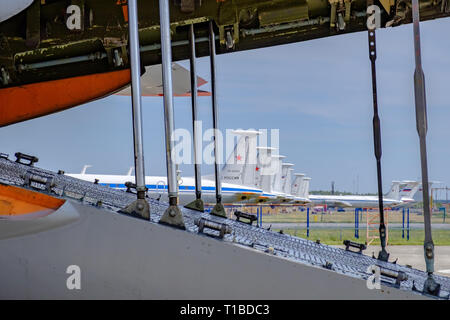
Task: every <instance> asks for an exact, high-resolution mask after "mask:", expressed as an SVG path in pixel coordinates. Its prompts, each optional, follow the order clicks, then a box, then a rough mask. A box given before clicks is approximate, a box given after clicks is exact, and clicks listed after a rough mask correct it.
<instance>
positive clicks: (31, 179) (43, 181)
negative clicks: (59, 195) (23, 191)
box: [23, 171, 56, 192]
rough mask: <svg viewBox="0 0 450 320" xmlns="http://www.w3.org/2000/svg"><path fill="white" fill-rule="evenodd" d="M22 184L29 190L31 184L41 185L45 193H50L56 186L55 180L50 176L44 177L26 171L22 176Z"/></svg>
mask: <svg viewBox="0 0 450 320" xmlns="http://www.w3.org/2000/svg"><path fill="white" fill-rule="evenodd" d="M23 179H24V183H23V185H24V186H26V187H29V188H32V187H33V186H32V184H33V183H35V184H40V185H42V186H43V187H44V188H45V190H46V191H47V192H51V191H52V188H53V187H54V186H55V185H56V184H55V178H54V177H51V176H44V175H41V174H38V173H35V172H32V171H27V172H26V173H25V174H24V175H23Z"/></svg>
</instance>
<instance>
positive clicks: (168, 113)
mask: <svg viewBox="0 0 450 320" xmlns="http://www.w3.org/2000/svg"><path fill="white" fill-rule="evenodd" d="M159 19H160V27H161V59H162V80H163V92H164V98H163V99H164V128H165V136H166V137H165V139H166V165H167V184H168V186H167V187H168V193H169V207H168V208H167V210H166V211H165V212H164V214H163V216H162V217H161V219H160V220H159V223H162V224H166V225H170V226H173V227H176V228H179V229H186V227H185V225H184V220H183V215H182V213H181V210H180V208H179V207H178V181H177V174H176V165H175V162H174V160H173V157H172V150H173V140H172V137H173V129H174V122H175V121H174V111H173V83H172V45H171V38H170V12H169V1H166V0H159Z"/></svg>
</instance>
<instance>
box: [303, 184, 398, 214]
mask: <svg viewBox="0 0 450 320" xmlns="http://www.w3.org/2000/svg"><path fill="white" fill-rule="evenodd" d="M309 200H311V201H312V202H313V203H314V204H325V205H328V206H332V207H351V208H378V196H358V195H313V194H311V195H309ZM383 203H384V205H385V206H386V207H395V206H398V205H400V204H401V203H402V202H401V200H400V182H399V181H393V182H392V185H391V190H390V191H389V193H387V194H386V195H385V196H384V197H383Z"/></svg>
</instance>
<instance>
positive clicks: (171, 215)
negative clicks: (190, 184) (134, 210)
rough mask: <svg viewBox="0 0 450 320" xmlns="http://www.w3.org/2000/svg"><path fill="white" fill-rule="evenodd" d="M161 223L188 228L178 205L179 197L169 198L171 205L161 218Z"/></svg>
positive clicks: (182, 228) (183, 228)
mask: <svg viewBox="0 0 450 320" xmlns="http://www.w3.org/2000/svg"><path fill="white" fill-rule="evenodd" d="M159 223H161V224H165V225H168V226H172V227H175V228H178V229H181V230H186V226H185V225H184V219H183V214H182V213H181V210H180V208H179V207H178V199H177V198H175V197H170V198H169V207H168V208H167V210H166V211H165V212H164V214H163V216H162V217H161V219H160V220H159Z"/></svg>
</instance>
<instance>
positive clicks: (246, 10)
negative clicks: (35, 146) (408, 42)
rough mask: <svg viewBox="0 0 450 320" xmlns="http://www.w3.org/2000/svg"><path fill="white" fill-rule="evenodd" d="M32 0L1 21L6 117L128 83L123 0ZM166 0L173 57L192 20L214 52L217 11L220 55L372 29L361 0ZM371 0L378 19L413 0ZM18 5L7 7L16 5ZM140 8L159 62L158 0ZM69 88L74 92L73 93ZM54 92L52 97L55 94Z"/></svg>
mask: <svg viewBox="0 0 450 320" xmlns="http://www.w3.org/2000/svg"><path fill="white" fill-rule="evenodd" d="M29 2H30V1H23V3H24V9H23V10H22V11H21V12H20V13H17V14H15V15H14V16H12V17H11V18H9V19H7V20H5V21H1V22H0V99H1V100H2V106H1V107H0V115H2V117H1V122H0V126H4V125H8V124H12V123H15V122H20V121H24V120H27V119H31V118H34V117H38V116H42V115H46V114H49V113H52V112H57V111H61V110H64V109H67V108H70V107H73V106H76V105H80V104H83V103H85V102H88V101H91V100H94V99H97V98H100V97H103V96H105V95H109V94H111V93H113V92H116V91H118V90H120V89H122V88H123V87H124V86H126V85H128V84H129V82H130V74H129V67H130V62H129V56H128V46H129V44H128V4H127V1H126V0H119V1H117V0H76V1H75V0H74V1H71V2H70V3H68V2H67V1H62V0H45V1H34V2H33V3H32V4H31V5H30V6H28V7H26V5H27V4H28V3H29ZM448 2H449V0H440V1H421V2H420V18H421V20H423V21H424V20H430V19H436V18H442V17H447V16H449V15H450V4H449V3H448ZM169 3H170V13H171V16H170V21H171V29H172V56H173V60H174V61H177V60H184V59H188V58H189V56H190V51H189V45H188V31H189V26H190V25H191V24H194V28H195V36H196V54H197V56H198V57H201V56H207V55H209V44H208V22H209V21H211V20H212V21H214V28H215V29H216V34H217V36H216V41H217V53H218V54H223V53H229V52H236V51H242V50H250V49H256V48H262V47H266V46H274V45H280V44H286V43H292V42H299V41H306V40H311V39H317V38H321V37H328V36H335V35H339V34H344V33H349V32H357V31H363V30H367V27H366V21H367V13H366V8H367V2H366V1H363V0H355V1H347V0H345V1H334V0H329V1H325V0H313V1H288V0H276V1H260V0H241V1H231V0H224V1H194V0H179V1H169ZM374 4H375V5H377V6H378V7H379V8H380V11H379V12H380V15H379V17H380V18H379V24H380V27H386V26H397V25H401V24H405V23H410V22H411V8H410V7H411V4H410V2H409V1H403V0H394V1H392V0H390V1H387V0H383V1H381V2H375V3H374ZM16 9H17V8H13V9H10V10H12V11H11V12H12V13H15V12H16ZM139 13H140V14H139V33H140V44H141V62H142V64H143V65H153V64H160V63H161V45H160V31H159V12H158V1H157V0H149V1H140V2H139ZM377 21H378V20H377ZM361 45H366V44H365V43H364V44H361ZM94 74H97V75H96V76H94ZM86 83H89V85H86ZM68 88H70V92H71V95H67V94H66V93H67V92H69V89H68ZM87 88H88V89H89V90H86V89H87ZM83 89H84V90H83ZM50 92H51V93H53V94H52V95H51V96H52V99H48V96H49V95H48V93H50ZM46 97H47V99H46V102H45V103H44V102H43V101H42V100H43V99H44V98H46ZM18 103H20V104H21V106H22V108H21V109H20V110H19V111H18V110H17V108H15V106H16V105H17V104H18Z"/></svg>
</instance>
